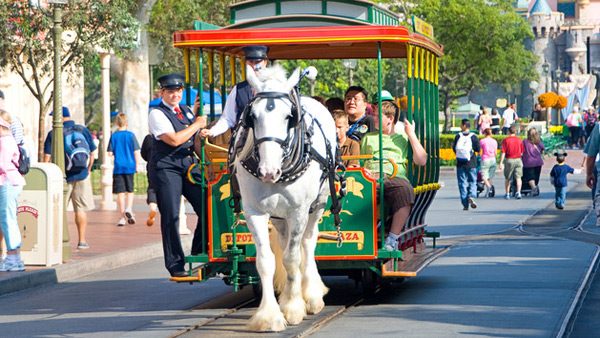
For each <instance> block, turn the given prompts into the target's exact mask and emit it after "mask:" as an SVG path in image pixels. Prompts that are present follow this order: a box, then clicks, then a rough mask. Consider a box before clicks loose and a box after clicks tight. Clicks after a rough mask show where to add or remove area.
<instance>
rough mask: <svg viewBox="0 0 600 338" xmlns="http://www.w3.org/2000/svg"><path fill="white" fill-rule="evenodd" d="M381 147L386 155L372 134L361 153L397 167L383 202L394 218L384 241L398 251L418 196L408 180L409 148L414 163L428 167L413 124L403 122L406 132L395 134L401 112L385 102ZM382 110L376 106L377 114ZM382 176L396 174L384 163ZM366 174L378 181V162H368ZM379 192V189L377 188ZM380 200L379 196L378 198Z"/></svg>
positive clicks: (406, 121) (386, 189) (386, 186)
mask: <svg viewBox="0 0 600 338" xmlns="http://www.w3.org/2000/svg"><path fill="white" fill-rule="evenodd" d="M381 105H382V107H381V109H382V121H381V123H382V130H381V131H382V134H383V135H382V136H383V139H382V143H383V147H382V149H383V153H380V151H379V134H378V133H369V134H367V135H365V137H364V138H363V139H362V142H361V146H360V153H361V154H363V155H374V156H375V157H383V158H391V159H393V160H394V161H395V162H396V164H397V165H398V173H397V174H396V176H395V177H394V178H388V179H385V180H384V181H383V193H384V196H383V198H384V201H385V203H387V204H388V205H389V207H390V213H392V214H393V218H392V227H391V228H390V231H389V233H388V236H387V237H386V239H385V243H384V247H385V249H386V250H389V251H394V250H398V238H399V235H400V233H401V232H402V229H403V228H404V224H405V223H406V220H407V219H408V215H409V214H410V211H411V209H412V206H413V204H414V202H415V193H414V190H413V187H412V185H411V184H410V182H409V181H408V179H407V176H406V170H407V169H406V156H407V154H408V146H409V144H410V146H411V148H412V152H413V163H414V164H416V165H419V166H424V165H425V164H426V163H427V152H426V151H425V149H424V148H423V146H422V145H421V143H420V142H419V139H418V138H417V135H416V134H415V124H414V122H409V121H408V120H406V119H405V120H404V132H402V131H396V130H395V124H396V122H397V120H398V116H399V109H398V107H397V106H396V105H395V104H394V103H393V102H391V101H384V102H382V104H381ZM378 109H379V107H377V106H375V111H376V112H378ZM378 120H379V114H378V113H377V114H376V115H375V125H376V126H379V121H378ZM383 171H384V172H383V175H384V177H388V176H389V175H390V174H391V173H392V172H393V166H392V165H391V164H390V163H389V162H384V166H383ZM365 172H366V173H367V175H369V176H370V177H371V178H373V179H377V178H379V176H380V175H381V173H380V172H379V161H366V162H365ZM378 189H379V186H378ZM378 196H379V195H378Z"/></svg>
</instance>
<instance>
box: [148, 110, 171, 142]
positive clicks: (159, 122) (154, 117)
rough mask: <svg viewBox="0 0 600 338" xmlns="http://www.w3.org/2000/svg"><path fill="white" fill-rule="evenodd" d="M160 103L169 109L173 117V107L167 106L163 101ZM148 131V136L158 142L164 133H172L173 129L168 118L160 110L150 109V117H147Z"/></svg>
mask: <svg viewBox="0 0 600 338" xmlns="http://www.w3.org/2000/svg"><path fill="white" fill-rule="evenodd" d="M162 103H163V104H164V105H165V106H167V107H169V108H170V109H171V112H172V113H173V114H175V115H177V113H176V112H175V111H174V110H173V108H175V107H173V106H171V105H170V104H167V103H166V102H165V101H164V100H163V101H162ZM148 129H149V130H150V134H152V136H154V138H155V139H157V140H159V138H158V137H159V136H160V135H162V134H166V133H174V132H175V128H173V124H172V123H171V121H169V118H168V117H167V116H166V115H165V114H164V113H163V112H162V110H160V109H156V108H155V109H152V110H151V111H150V115H149V116H148Z"/></svg>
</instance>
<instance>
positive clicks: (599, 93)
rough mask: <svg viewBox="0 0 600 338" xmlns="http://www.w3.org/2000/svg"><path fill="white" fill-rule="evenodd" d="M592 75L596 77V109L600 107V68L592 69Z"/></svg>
mask: <svg viewBox="0 0 600 338" xmlns="http://www.w3.org/2000/svg"><path fill="white" fill-rule="evenodd" d="M592 74H594V76H596V100H595V101H596V104H595V106H596V108H597V107H598V106H600V67H594V68H592Z"/></svg>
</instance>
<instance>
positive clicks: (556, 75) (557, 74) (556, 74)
mask: <svg viewBox="0 0 600 338" xmlns="http://www.w3.org/2000/svg"><path fill="white" fill-rule="evenodd" d="M561 72H562V71H561V70H560V67H558V68H557V69H556V70H555V71H554V79H555V80H556V95H560V92H559V90H560V74H561ZM561 120H562V113H561V112H560V110H558V109H557V110H556V121H557V122H558V123H560V121H561Z"/></svg>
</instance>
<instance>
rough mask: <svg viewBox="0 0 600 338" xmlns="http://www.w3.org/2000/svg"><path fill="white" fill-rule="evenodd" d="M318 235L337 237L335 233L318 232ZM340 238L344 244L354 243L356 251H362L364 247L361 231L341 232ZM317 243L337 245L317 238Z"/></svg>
mask: <svg viewBox="0 0 600 338" xmlns="http://www.w3.org/2000/svg"><path fill="white" fill-rule="evenodd" d="M319 233H320V234H327V235H332V236H337V232H335V231H319ZM342 238H343V239H344V244H346V243H356V248H357V249H358V250H362V249H363V248H364V247H365V233H364V232H362V231H342ZM317 243H322V244H324V243H337V241H332V240H329V239H324V238H319V240H318V241H317Z"/></svg>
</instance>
